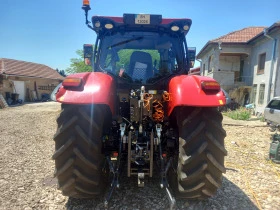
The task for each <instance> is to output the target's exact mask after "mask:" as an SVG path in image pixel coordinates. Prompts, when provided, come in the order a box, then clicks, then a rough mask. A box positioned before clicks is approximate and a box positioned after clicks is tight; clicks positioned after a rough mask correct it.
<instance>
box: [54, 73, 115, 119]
mask: <svg viewBox="0 0 280 210" xmlns="http://www.w3.org/2000/svg"><path fill="white" fill-rule="evenodd" d="M67 78H80V79H82V84H81V86H79V87H65V86H63V85H62V86H61V88H60V89H59V91H58V92H57V94H56V100H57V101H58V102H60V103H63V104H105V105H108V106H109V107H110V110H111V112H112V114H114V112H115V111H114V106H115V103H114V100H115V97H114V93H115V90H116V87H115V83H114V80H113V78H112V77H111V76H109V75H107V74H105V73H101V72H87V73H77V74H72V75H70V76H68V77H67Z"/></svg>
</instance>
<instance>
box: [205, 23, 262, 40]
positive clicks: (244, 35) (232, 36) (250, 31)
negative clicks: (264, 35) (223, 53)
mask: <svg viewBox="0 0 280 210" xmlns="http://www.w3.org/2000/svg"><path fill="white" fill-rule="evenodd" d="M265 28H266V27H248V28H243V29H241V30H238V31H233V32H231V33H228V34H226V35H224V36H221V37H218V38H216V39H213V40H211V41H210V42H217V43H218V42H226V43H247V42H248V41H249V40H251V39H252V38H254V37H255V36H257V35H258V34H260V33H261V32H263V30H264V29H265Z"/></svg>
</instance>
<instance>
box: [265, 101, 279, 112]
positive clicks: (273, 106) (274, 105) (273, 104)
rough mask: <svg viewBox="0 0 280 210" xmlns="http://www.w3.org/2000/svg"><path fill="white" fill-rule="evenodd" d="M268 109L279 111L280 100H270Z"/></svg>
mask: <svg viewBox="0 0 280 210" xmlns="http://www.w3.org/2000/svg"><path fill="white" fill-rule="evenodd" d="M267 107H268V108H270V109H278V110H280V100H272V101H271V102H270V103H269V104H268V105H267Z"/></svg>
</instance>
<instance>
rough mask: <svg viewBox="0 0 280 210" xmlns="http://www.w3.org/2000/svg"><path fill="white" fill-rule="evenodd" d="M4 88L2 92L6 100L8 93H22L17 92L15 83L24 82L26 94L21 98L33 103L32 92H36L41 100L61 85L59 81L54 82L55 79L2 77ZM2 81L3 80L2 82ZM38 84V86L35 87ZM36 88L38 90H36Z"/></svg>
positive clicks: (0, 90)
mask: <svg viewBox="0 0 280 210" xmlns="http://www.w3.org/2000/svg"><path fill="white" fill-rule="evenodd" d="M2 78H3V79H2V85H1V86H2V88H1V89H0V92H1V93H2V95H3V96H4V97H5V98H6V92H9V93H10V94H11V93H16V92H21V91H17V90H15V88H14V85H13V81H23V82H24V88H25V90H24V91H23V92H25V95H24V96H21V97H23V98H24V101H33V99H34V98H32V96H31V94H32V93H30V91H35V93H36V97H37V99H39V100H40V99H41V96H42V94H44V93H46V94H51V92H52V90H53V89H54V88H55V87H56V86H57V85H58V84H59V83H60V81H59V80H53V79H40V78H27V77H14V76H8V77H7V78H6V76H5V75H4V76H3V77H2ZM0 81H1V80H0ZM35 82H36V86H35ZM35 87H36V88H35Z"/></svg>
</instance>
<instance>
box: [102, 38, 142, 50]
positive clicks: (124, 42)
mask: <svg viewBox="0 0 280 210" xmlns="http://www.w3.org/2000/svg"><path fill="white" fill-rule="evenodd" d="M143 38H144V37H143V36H139V37H136V38H133V39H128V40H125V41H122V42H119V43H117V44H113V45H111V46H109V47H107V49H110V48H113V47H117V46H120V45H123V44H126V43H129V42H132V41H137V40H141V39H143Z"/></svg>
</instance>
